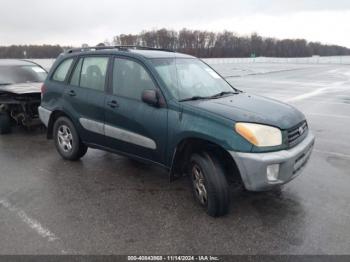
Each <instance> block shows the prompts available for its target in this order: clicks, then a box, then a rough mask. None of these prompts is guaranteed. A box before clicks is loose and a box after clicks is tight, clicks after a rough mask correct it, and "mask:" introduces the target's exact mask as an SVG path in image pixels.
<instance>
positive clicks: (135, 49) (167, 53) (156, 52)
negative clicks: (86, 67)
mask: <svg viewBox="0 0 350 262" xmlns="http://www.w3.org/2000/svg"><path fill="white" fill-rule="evenodd" d="M128 53H129V54H134V55H138V56H142V57H144V58H174V57H177V58H195V57H194V56H190V55H187V54H182V53H177V52H174V51H171V50H166V49H156V48H148V47H139V46H115V47H114V46H111V47H109V46H108V47H88V48H75V49H70V50H67V51H66V52H65V53H64V54H68V55H69V54H72V55H73V54H75V55H85V54H89V55H91V54H128Z"/></svg>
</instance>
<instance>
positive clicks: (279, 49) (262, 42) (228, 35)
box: [112, 29, 350, 58]
mask: <svg viewBox="0 0 350 262" xmlns="http://www.w3.org/2000/svg"><path fill="white" fill-rule="evenodd" d="M112 44H113V45H144V46H148V47H155V48H165V49H171V50H176V51H179V52H182V53H187V54H191V55H195V56H198V57H203V58H204V57H250V56H267V57H309V56H313V55H319V56H337V55H350V49H349V48H346V47H342V46H337V45H323V44H321V43H318V42H307V41H306V40H305V39H283V40H279V39H275V38H270V37H267V38H265V37H262V36H260V35H258V34H256V33H253V34H251V35H250V36H239V35H236V34H235V33H233V32H230V31H224V32H219V33H214V32H209V31H200V30H188V29H182V30H180V31H174V30H167V29H160V30H151V31H143V32H141V33H139V34H120V35H117V36H115V37H114V38H113V41H112Z"/></svg>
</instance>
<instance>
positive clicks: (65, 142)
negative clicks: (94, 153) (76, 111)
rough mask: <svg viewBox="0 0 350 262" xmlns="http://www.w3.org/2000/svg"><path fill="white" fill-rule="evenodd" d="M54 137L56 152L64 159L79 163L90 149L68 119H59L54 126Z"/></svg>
mask: <svg viewBox="0 0 350 262" xmlns="http://www.w3.org/2000/svg"><path fill="white" fill-rule="evenodd" d="M53 137H54V141H55V146H56V150H57V151H58V153H59V154H60V155H61V156H62V158H63V159H66V160H70V161H77V160H79V159H80V158H82V157H83V156H84V155H85V154H86V152H87V150H88V147H87V146H86V145H85V144H83V143H82V142H81V139H80V137H79V135H78V133H77V131H76V129H75V127H74V125H73V123H72V121H71V120H69V119H68V118H67V117H59V118H58V119H57V120H56V122H55V124H54V126H53Z"/></svg>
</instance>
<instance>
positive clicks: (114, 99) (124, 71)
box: [105, 57, 167, 163]
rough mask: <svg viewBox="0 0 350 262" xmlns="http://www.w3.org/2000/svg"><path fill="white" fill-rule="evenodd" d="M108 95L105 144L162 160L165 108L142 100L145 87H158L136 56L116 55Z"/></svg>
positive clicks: (165, 120) (165, 119) (147, 157)
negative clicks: (134, 57)
mask: <svg viewBox="0 0 350 262" xmlns="http://www.w3.org/2000/svg"><path fill="white" fill-rule="evenodd" d="M111 72H112V76H111V77H112V79H111V88H110V89H111V90H110V94H108V95H107V98H106V104H105V123H106V124H105V135H106V143H107V144H108V145H109V146H110V147H113V148H114V149H117V150H120V151H123V152H126V153H129V154H132V155H136V156H139V157H141V158H146V159H149V160H153V161H155V162H159V163H163V162H164V156H165V150H166V142H167V141H166V139H167V108H166V106H163V107H154V106H150V105H147V104H145V103H144V102H142V100H141V96H142V92H143V91H144V90H146V89H158V87H157V84H156V82H155V81H154V78H153V77H152V75H151V74H150V72H149V71H148V70H147V68H146V67H145V66H144V65H143V64H142V63H141V61H138V60H136V59H132V58H127V57H115V58H114V59H113V69H112V70H111Z"/></svg>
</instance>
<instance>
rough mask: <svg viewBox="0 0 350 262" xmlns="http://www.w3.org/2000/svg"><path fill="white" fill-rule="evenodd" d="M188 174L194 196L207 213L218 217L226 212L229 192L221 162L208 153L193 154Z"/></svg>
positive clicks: (228, 203)
mask: <svg viewBox="0 0 350 262" xmlns="http://www.w3.org/2000/svg"><path fill="white" fill-rule="evenodd" d="M189 175H190V178H191V182H192V183H191V184H192V189H193V194H194V197H195V199H196V200H197V202H198V203H199V204H200V205H201V206H202V207H203V208H204V209H205V210H206V212H207V213H208V215H210V216H213V217H218V216H223V215H225V214H227V212H228V210H229V205H230V194H229V186H228V183H227V180H226V177H225V172H224V168H223V167H222V164H221V163H220V162H219V161H218V160H217V159H216V158H215V157H214V156H212V155H211V154H210V153H207V152H202V153H199V154H193V155H192V156H191V160H190V165H189Z"/></svg>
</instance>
